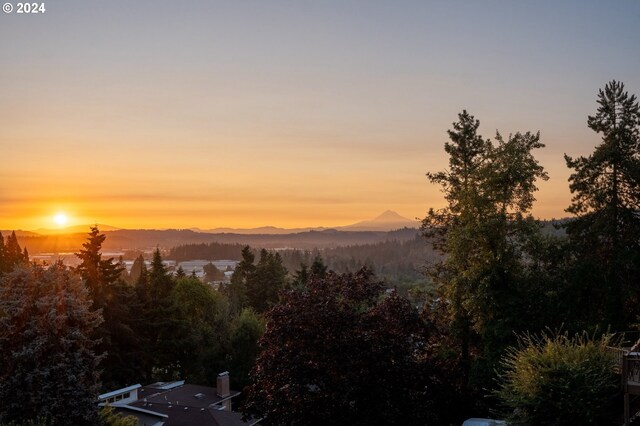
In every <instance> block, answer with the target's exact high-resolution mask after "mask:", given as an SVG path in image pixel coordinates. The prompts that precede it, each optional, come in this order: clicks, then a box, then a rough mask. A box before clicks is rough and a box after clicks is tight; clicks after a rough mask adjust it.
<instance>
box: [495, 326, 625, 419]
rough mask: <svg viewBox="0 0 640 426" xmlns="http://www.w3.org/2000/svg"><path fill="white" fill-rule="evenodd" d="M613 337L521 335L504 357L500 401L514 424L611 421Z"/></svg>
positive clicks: (616, 386)
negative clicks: (611, 347)
mask: <svg viewBox="0 0 640 426" xmlns="http://www.w3.org/2000/svg"><path fill="white" fill-rule="evenodd" d="M612 344H613V342H612V341H611V336H604V337H602V338H599V339H595V338H593V337H590V336H588V335H587V334H586V333H585V334H582V335H578V334H576V335H575V336H573V337H570V336H569V335H568V333H559V332H548V333H542V334H541V335H540V336H539V337H537V336H532V335H524V336H521V337H520V338H519V344H518V347H512V348H510V349H509V350H508V351H507V353H506V355H505V356H504V357H503V358H502V361H501V366H502V367H503V370H502V371H501V372H500V374H499V376H498V385H499V386H498V390H497V391H496V392H495V393H496V396H497V397H498V398H499V400H500V401H501V402H502V403H503V404H504V406H505V408H506V409H507V410H508V413H507V414H506V416H507V417H508V419H509V422H510V424H513V425H543V424H544V425H577V424H583V425H587V424H597V425H605V424H611V423H612V418H616V417H618V416H617V414H618V413H617V412H616V411H615V407H614V402H616V399H617V398H616V397H617V396H618V395H619V392H620V377H619V376H618V375H617V374H616V373H615V371H614V363H615V361H614V358H613V356H612V354H611V353H610V352H609V351H608V350H607V347H608V346H611V345H612Z"/></svg>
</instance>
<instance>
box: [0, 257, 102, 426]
mask: <svg viewBox="0 0 640 426" xmlns="http://www.w3.org/2000/svg"><path fill="white" fill-rule="evenodd" d="M101 322H102V317H101V316H100V312H99V311H96V310H94V309H93V308H92V301H91V299H90V298H89V294H88V291H87V289H86V288H85V287H84V285H83V284H82V282H81V281H80V279H79V278H78V277H77V276H76V275H74V274H72V273H71V272H70V271H69V270H67V269H66V268H65V267H64V266H63V265H62V264H54V265H53V266H51V267H50V268H49V269H43V268H41V267H37V266H31V267H29V268H26V269H25V268H22V267H18V268H16V270H15V271H13V272H12V273H9V274H8V275H6V276H5V277H4V278H3V279H2V280H1V281H0V400H1V401H2V404H0V423H2V424H4V423H5V422H11V421H15V422H18V423H21V424H22V423H27V424H28V422H30V421H31V422H36V421H37V420H38V419H41V418H45V419H47V420H48V421H49V422H51V424H54V425H68V424H74V425H93V424H96V421H97V414H98V413H97V408H96V396H97V394H98V371H99V370H98V363H99V362H100V356H99V355H96V353H95V350H96V347H97V341H96V340H95V339H94V337H93V336H94V334H95V333H94V332H95V330H96V328H97V327H98V326H99V324H100V323H101Z"/></svg>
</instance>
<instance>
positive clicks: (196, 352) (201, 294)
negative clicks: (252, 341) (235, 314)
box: [158, 277, 229, 383]
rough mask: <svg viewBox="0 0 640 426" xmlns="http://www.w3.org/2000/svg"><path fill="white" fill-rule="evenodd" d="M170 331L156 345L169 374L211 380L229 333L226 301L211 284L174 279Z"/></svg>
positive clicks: (195, 381) (170, 297) (215, 373)
mask: <svg viewBox="0 0 640 426" xmlns="http://www.w3.org/2000/svg"><path fill="white" fill-rule="evenodd" d="M169 302H170V303H171V305H172V309H171V312H172V316H171V318H170V321H171V323H170V325H169V328H170V333H168V334H166V335H164V337H163V340H162V341H161V342H160V347H159V348H158V349H159V350H161V351H162V352H163V353H165V354H166V355H167V356H166V359H167V360H168V362H167V363H166V365H165V368H166V369H167V370H169V369H171V370H172V371H170V372H169V373H168V376H169V377H176V378H187V379H189V380H190V381H191V382H194V383H207V382H209V383H210V382H211V381H213V380H214V378H215V377H216V375H217V374H218V373H219V372H220V371H221V370H220V369H221V368H222V366H223V363H224V352H225V349H226V339H227V337H228V335H229V319H228V318H229V305H228V303H227V300H226V299H225V298H224V297H223V296H222V295H221V294H220V293H218V292H217V291H214V290H213V289H212V288H211V286H209V285H207V284H204V283H202V282H201V281H200V280H198V279H193V278H190V277H187V278H181V279H178V280H177V281H176V284H175V286H174V288H173V289H172V291H171V295H170V296H169Z"/></svg>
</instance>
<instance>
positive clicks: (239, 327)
mask: <svg viewBox="0 0 640 426" xmlns="http://www.w3.org/2000/svg"><path fill="white" fill-rule="evenodd" d="M263 334H264V320H263V319H262V317H260V316H258V315H257V314H256V313H255V312H253V311H252V310H251V309H243V310H242V312H241V313H240V315H239V316H237V317H236V318H235V319H234V320H233V322H232V323H231V332H230V338H229V340H230V342H229V343H230V348H231V352H230V358H231V359H230V363H229V364H230V365H229V368H230V370H231V380H232V381H233V383H232V384H233V386H235V388H239V389H242V388H244V387H245V386H246V385H248V384H249V372H250V371H251V368H252V367H253V365H254V363H255V361H256V357H257V356H258V352H259V348H258V339H260V337H261V336H262V335H263Z"/></svg>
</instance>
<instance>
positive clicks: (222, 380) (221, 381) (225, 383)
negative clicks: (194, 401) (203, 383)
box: [216, 371, 231, 398]
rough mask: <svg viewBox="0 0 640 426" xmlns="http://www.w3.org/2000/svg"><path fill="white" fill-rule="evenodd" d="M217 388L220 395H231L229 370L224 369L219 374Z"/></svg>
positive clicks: (222, 396)
mask: <svg viewBox="0 0 640 426" xmlns="http://www.w3.org/2000/svg"><path fill="white" fill-rule="evenodd" d="M216 389H217V391H218V396H219V397H221V398H224V397H227V396H229V395H231V391H230V390H229V372H228V371H224V372H222V373H220V374H218V379H217V383H216Z"/></svg>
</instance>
